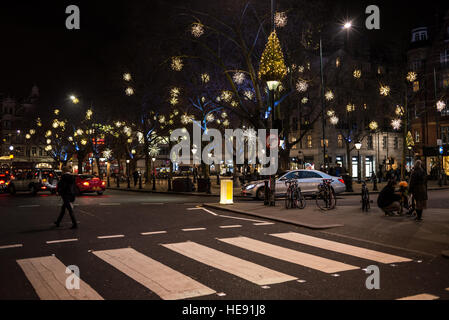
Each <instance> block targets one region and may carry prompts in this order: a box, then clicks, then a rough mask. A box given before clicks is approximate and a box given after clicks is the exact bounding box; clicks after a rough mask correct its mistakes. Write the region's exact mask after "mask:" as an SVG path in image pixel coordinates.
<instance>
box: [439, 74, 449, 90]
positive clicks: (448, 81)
mask: <svg viewBox="0 0 449 320" xmlns="http://www.w3.org/2000/svg"><path fill="white" fill-rule="evenodd" d="M441 87H442V88H449V76H445V77H444V78H443V80H442V81H441Z"/></svg>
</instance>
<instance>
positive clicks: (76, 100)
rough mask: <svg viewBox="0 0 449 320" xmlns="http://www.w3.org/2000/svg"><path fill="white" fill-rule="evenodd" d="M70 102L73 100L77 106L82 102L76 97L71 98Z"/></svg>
mask: <svg viewBox="0 0 449 320" xmlns="http://www.w3.org/2000/svg"><path fill="white" fill-rule="evenodd" d="M70 100H72V102H73V103H74V104H77V103H79V102H80V101H79V99H78V98H77V97H75V96H70Z"/></svg>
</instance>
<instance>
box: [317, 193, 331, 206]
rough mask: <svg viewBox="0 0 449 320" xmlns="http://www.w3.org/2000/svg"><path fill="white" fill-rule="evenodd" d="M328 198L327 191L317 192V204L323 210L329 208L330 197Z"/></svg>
mask: <svg viewBox="0 0 449 320" xmlns="http://www.w3.org/2000/svg"><path fill="white" fill-rule="evenodd" d="M327 198H328V197H327V195H326V192H325V191H323V190H321V191H319V192H318V193H317V195H316V205H317V206H318V208H320V209H321V210H328V207H327V203H328V199H327Z"/></svg>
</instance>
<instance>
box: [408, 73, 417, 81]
mask: <svg viewBox="0 0 449 320" xmlns="http://www.w3.org/2000/svg"><path fill="white" fill-rule="evenodd" d="M417 78H418V74H417V73H416V72H414V71H410V72H409V73H407V81H408V82H413V81H416V79H417Z"/></svg>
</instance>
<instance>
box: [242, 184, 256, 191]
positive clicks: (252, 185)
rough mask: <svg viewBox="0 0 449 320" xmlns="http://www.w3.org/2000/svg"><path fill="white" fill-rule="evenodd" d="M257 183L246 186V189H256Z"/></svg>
mask: <svg viewBox="0 0 449 320" xmlns="http://www.w3.org/2000/svg"><path fill="white" fill-rule="evenodd" d="M255 186H256V185H255V184H250V185H248V186H246V187H245V189H246V190H250V189H254V187H255Z"/></svg>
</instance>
